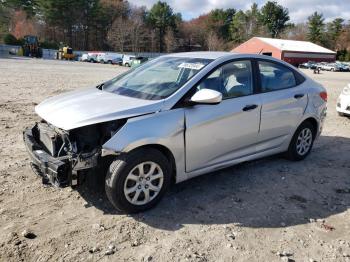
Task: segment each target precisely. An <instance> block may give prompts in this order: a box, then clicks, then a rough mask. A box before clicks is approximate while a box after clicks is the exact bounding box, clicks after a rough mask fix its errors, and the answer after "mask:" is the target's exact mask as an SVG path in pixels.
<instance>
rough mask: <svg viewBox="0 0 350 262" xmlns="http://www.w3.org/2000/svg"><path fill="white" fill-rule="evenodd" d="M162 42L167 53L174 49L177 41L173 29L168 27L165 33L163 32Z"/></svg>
mask: <svg viewBox="0 0 350 262" xmlns="http://www.w3.org/2000/svg"><path fill="white" fill-rule="evenodd" d="M164 43H165V48H166V51H167V52H168V53H172V52H174V51H175V50H176V48H177V41H176V38H175V34H174V31H173V30H171V29H168V31H167V33H166V34H165V37H164Z"/></svg>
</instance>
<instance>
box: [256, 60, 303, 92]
mask: <svg viewBox="0 0 350 262" xmlns="http://www.w3.org/2000/svg"><path fill="white" fill-rule="evenodd" d="M259 70H260V79H261V89H262V92H269V91H275V90H280V89H285V88H290V87H294V86H296V85H297V84H296V80H295V76H294V73H293V71H292V70H290V69H288V68H287V67H285V66H283V65H278V64H276V63H271V62H265V61H259Z"/></svg>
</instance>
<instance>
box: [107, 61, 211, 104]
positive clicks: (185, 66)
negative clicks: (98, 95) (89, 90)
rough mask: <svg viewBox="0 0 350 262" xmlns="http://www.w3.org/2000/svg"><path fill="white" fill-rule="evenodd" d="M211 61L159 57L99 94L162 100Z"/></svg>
mask: <svg viewBox="0 0 350 262" xmlns="http://www.w3.org/2000/svg"><path fill="white" fill-rule="evenodd" d="M211 61H212V60H210V59H200V58H185V57H168V56H166V57H159V58H157V59H154V60H151V61H149V62H147V63H144V64H143V65H141V66H139V67H136V68H135V69H132V70H130V71H128V72H127V73H125V74H122V75H120V76H118V77H116V78H114V79H112V80H110V81H108V82H106V83H105V84H104V85H103V90H104V91H108V92H111V93H115V94H118V95H125V96H130V97H135V98H141V99H148V100H158V99H164V98H166V97H168V96H170V95H171V94H173V93H174V92H175V91H176V90H178V89H179V88H180V87H181V86H183V85H184V84H185V83H186V82H187V81H188V80H189V79H191V78H192V77H193V76H194V75H196V74H197V73H198V72H199V71H200V70H201V69H203V67H204V66H206V65H207V64H209V63H210V62H211Z"/></svg>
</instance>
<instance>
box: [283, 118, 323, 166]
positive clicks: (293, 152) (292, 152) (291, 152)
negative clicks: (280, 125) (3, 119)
mask: <svg viewBox="0 0 350 262" xmlns="http://www.w3.org/2000/svg"><path fill="white" fill-rule="evenodd" d="M305 129H309V130H310V131H311V133H312V140H311V145H310V147H309V149H308V150H307V152H306V153H304V154H300V153H299V152H298V150H297V141H298V137H299V135H300V133H301V132H302V131H303V130H305ZM315 137H316V130H315V127H314V126H313V125H312V124H311V123H310V122H309V121H305V122H303V123H302V124H301V125H300V126H299V127H298V129H297V130H296V131H295V133H294V135H293V138H292V140H291V142H290V144H289V147H288V151H287V152H286V157H287V159H289V160H292V161H300V160H303V159H305V158H306V157H307V156H308V155H309V154H310V152H311V149H312V146H313V144H314V141H315Z"/></svg>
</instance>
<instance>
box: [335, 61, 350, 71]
mask: <svg viewBox="0 0 350 262" xmlns="http://www.w3.org/2000/svg"><path fill="white" fill-rule="evenodd" d="M336 65H337V67H338V68H339V71H341V72H349V71H350V66H349V65H347V64H344V63H339V62H338V63H336Z"/></svg>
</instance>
